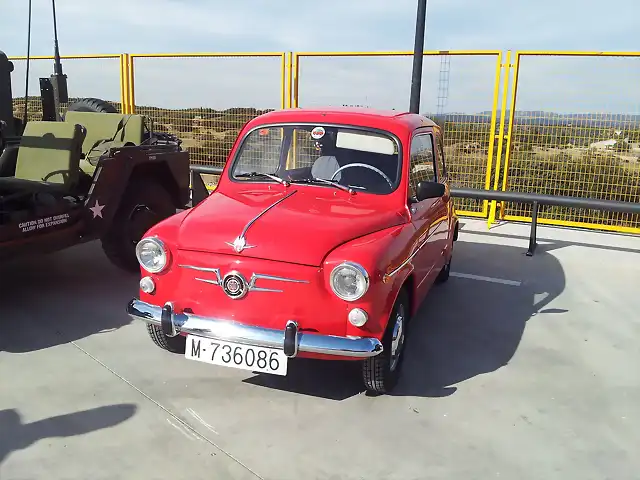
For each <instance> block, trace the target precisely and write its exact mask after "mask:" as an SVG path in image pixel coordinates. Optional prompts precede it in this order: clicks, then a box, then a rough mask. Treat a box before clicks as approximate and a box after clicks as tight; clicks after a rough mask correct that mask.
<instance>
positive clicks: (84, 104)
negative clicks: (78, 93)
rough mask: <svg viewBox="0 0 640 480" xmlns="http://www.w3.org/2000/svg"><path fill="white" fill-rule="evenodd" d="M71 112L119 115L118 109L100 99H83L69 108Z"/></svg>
mask: <svg viewBox="0 0 640 480" xmlns="http://www.w3.org/2000/svg"><path fill="white" fill-rule="evenodd" d="M67 111H69V112H96V113H119V112H118V110H117V109H116V107H114V106H113V105H111V104H110V103H109V102H106V101H104V100H100V99H99V98H81V99H80V100H78V101H77V102H73V103H72V104H71V105H69V108H67Z"/></svg>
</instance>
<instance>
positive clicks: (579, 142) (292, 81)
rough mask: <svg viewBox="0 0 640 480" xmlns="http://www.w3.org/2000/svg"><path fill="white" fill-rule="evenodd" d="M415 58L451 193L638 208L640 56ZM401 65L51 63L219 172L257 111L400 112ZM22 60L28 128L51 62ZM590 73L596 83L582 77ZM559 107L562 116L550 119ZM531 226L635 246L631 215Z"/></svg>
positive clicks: (259, 57)
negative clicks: (624, 236)
mask: <svg viewBox="0 0 640 480" xmlns="http://www.w3.org/2000/svg"><path fill="white" fill-rule="evenodd" d="M424 54H425V59H424V63H425V65H424V77H423V89H422V91H423V94H422V102H421V104H422V109H421V110H422V112H424V113H425V114H427V115H429V116H431V117H432V118H434V119H436V121H437V122H438V123H440V124H441V125H442V126H443V128H444V131H445V138H446V145H445V154H446V157H447V163H448V166H449V169H450V172H451V178H452V181H453V185H454V186H457V187H468V188H487V189H491V188H492V189H496V190H498V189H501V190H512V191H525V192H539V193H548V194H553V195H571V196H577V197H583V198H598V199H616V200H623V201H632V202H633V201H635V202H638V201H640V111H639V110H640V107H639V106H640V98H638V91H637V89H635V90H634V87H633V86H634V85H635V83H634V81H633V80H632V79H634V78H638V75H639V74H640V53H639V52H515V55H513V54H512V52H510V51H507V52H502V51H498V50H496V51H493V50H491V51H473V50H471V51H427V52H424ZM411 56H412V52H296V53H293V52H273V53H187V54H113V55H76V56H64V57H62V58H63V60H64V69H65V73H67V74H68V76H69V91H70V96H71V97H72V98H78V97H99V98H103V99H106V100H108V101H110V102H111V103H112V104H113V105H114V106H116V108H117V109H118V110H119V111H121V112H123V113H134V112H136V113H142V114H145V115H147V116H149V117H150V118H151V120H152V121H153V128H154V129H155V130H160V131H167V132H170V133H174V134H176V135H178V136H179V137H180V138H181V139H182V140H183V142H184V145H185V147H186V148H187V149H188V150H189V151H190V153H191V157H192V161H193V162H194V163H197V164H208V165H218V166H221V165H223V164H224V161H225V159H226V156H227V154H228V152H229V150H230V148H231V146H232V144H233V140H234V139H235V137H236V135H237V133H238V131H239V130H240V129H241V128H242V126H243V125H244V123H246V122H247V121H249V120H250V119H251V118H254V117H255V116H257V115H260V114H261V113H263V112H265V111H269V110H272V109H279V108H291V107H294V108H295V107H305V106H314V105H327V106H331V105H353V104H360V105H365V106H370V107H374V108H385V109H388V108H393V109H397V110H405V109H406V107H407V105H408V104H409V88H408V85H409V82H410V79H411ZM32 59H33V60H34V61H33V62H32V63H31V72H30V82H29V104H28V110H29V112H30V115H29V118H30V119H36V118H38V115H41V112H42V108H41V104H40V102H39V99H38V93H36V92H39V87H38V77H42V76H48V75H49V73H50V72H51V71H52V69H53V63H52V61H53V59H52V57H32ZM12 60H14V62H15V64H16V72H15V74H14V75H13V77H14V83H13V93H14V97H16V99H15V102H14V111H15V112H16V116H18V117H21V116H22V114H21V112H22V110H23V108H24V100H23V96H24V66H25V63H26V62H25V58H24V57H14V58H12ZM512 60H513V62H512ZM586 62H592V64H591V65H589V64H588V63H586ZM109 64H113V66H110V65H109ZM115 65H118V68H117V69H116V68H115ZM21 69H22V72H21ZM603 70H606V71H607V72H608V75H606V76H598V75H595V72H599V71H603ZM116 77H117V78H116ZM602 78H605V79H607V81H604V82H603V81H602V80H601V79H602ZM80 79H81V80H80ZM598 79H600V80H598ZM598 81H599V82H601V83H596V82H598ZM398 91H402V92H404V93H403V95H404V97H406V98H403V97H402V96H401V97H400V98H399V97H398ZM594 91H595V92H598V93H599V94H595V95H594V93H593V92H594ZM561 103H562V104H565V105H567V104H569V105H571V106H572V107H565V110H566V108H569V110H566V111H559V107H558V106H559V105H560V104H561ZM63 107H66V106H63ZM572 108H573V110H572ZM452 112H455V113H452ZM456 207H457V210H458V212H459V213H460V214H461V215H469V216H477V217H482V218H488V220H489V223H492V222H494V221H495V220H496V219H497V218H499V219H504V220H516V221H520V220H529V219H530V218H529V211H528V209H529V208H530V207H528V206H526V205H518V204H512V203H505V202H502V203H500V202H498V203H496V202H487V201H484V202H477V201H472V200H462V199H456ZM540 215H541V218H540V222H541V223H549V224H555V225H566V226H580V227H587V228H595V229H604V230H613V231H620V232H632V233H640V218H638V215H635V216H632V215H628V214H609V213H606V212H597V211H577V210H575V209H567V208H559V207H545V208H543V209H542V210H541V214H540Z"/></svg>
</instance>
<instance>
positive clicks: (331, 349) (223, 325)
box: [127, 298, 382, 358]
mask: <svg viewBox="0 0 640 480" xmlns="http://www.w3.org/2000/svg"><path fill="white" fill-rule="evenodd" d="M127 313H128V314H129V316H130V317H131V318H133V319H134V320H142V321H143V322H146V323H150V324H153V325H158V326H160V327H162V330H163V332H164V333H165V335H167V336H169V337H175V336H176V335H179V334H180V333H187V334H192V335H197V336H199V337H203V338H210V339H213V340H222V341H228V342H236V343H241V344H245V345H254V346H259V347H267V348H278V349H282V350H284V353H285V355H287V356H288V357H295V356H296V355H297V353H298V352H307V353H320V354H325V355H337V356H344V357H353V358H367V357H373V356H375V355H378V354H379V353H381V352H382V343H380V341H379V340H378V339H376V338H367V337H337V336H333V335H320V334H317V333H304V332H300V331H299V330H298V324H297V323H296V322H295V321H293V320H289V321H288V322H287V326H286V327H285V329H284V330H275V329H272V328H262V327H254V326H250V325H242V324H240V323H237V322H234V321H232V320H225V319H220V318H211V317H202V316H198V315H194V314H190V313H175V312H174V311H173V305H172V304H171V303H167V304H166V305H165V306H164V307H159V306H157V305H152V304H150V303H146V302H143V301H141V300H138V299H135V298H134V299H133V300H131V301H130V302H129V305H127Z"/></svg>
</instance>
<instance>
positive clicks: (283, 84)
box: [280, 52, 289, 110]
mask: <svg viewBox="0 0 640 480" xmlns="http://www.w3.org/2000/svg"><path fill="white" fill-rule="evenodd" d="M280 94H281V98H280V108H282V109H283V110H284V109H285V108H287V104H288V103H289V102H288V101H287V53H286V52H282V58H281V72H280Z"/></svg>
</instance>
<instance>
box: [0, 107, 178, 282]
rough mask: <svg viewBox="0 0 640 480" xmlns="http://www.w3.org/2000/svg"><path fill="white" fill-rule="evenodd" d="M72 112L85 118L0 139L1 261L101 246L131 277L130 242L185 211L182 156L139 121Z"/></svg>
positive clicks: (33, 126)
mask: <svg viewBox="0 0 640 480" xmlns="http://www.w3.org/2000/svg"><path fill="white" fill-rule="evenodd" d="M90 103H91V102H90V101H89V102H87V101H82V102H79V105H80V106H82V105H87V104H90ZM76 107H77V106H76ZM79 110H90V109H84V108H72V107H70V108H69V110H68V111H67V113H66V115H65V116H64V119H63V121H30V122H27V123H26V124H25V125H24V129H23V131H22V132H21V133H22V134H21V135H20V136H11V137H10V136H3V133H2V131H1V130H0V148H2V150H1V153H0V257H2V258H7V257H16V256H17V255H23V254H29V253H34V252H39V253H46V252H52V251H56V250H60V249H63V248H67V247H70V246H73V245H76V244H79V243H83V242H87V241H91V240H95V239H100V240H101V242H102V247H103V249H104V252H105V253H106V255H107V256H108V258H109V259H110V260H111V261H112V262H113V263H114V264H115V265H117V266H119V267H121V268H123V269H126V270H129V271H132V272H137V271H138V270H139V266H138V262H137V260H136V256H135V245H136V243H137V241H138V240H139V239H140V238H141V237H142V235H143V234H144V233H145V232H146V231H147V230H148V229H149V228H150V227H151V226H153V225H154V224H155V223H157V222H158V221H160V220H162V219H164V218H167V217H169V216H171V215H173V214H174V213H176V211H177V210H178V209H181V208H186V207H187V206H188V204H189V197H190V188H189V183H190V175H189V156H188V152H186V151H185V150H183V149H182V148H181V142H180V140H178V139H177V138H176V137H174V136H172V135H168V134H158V133H154V132H153V131H152V128H150V122H149V120H148V118H146V117H144V116H142V115H135V114H119V113H104V111H79ZM4 125H5V127H6V122H5V123H4ZM1 128H2V127H1V126H0V129H1Z"/></svg>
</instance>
